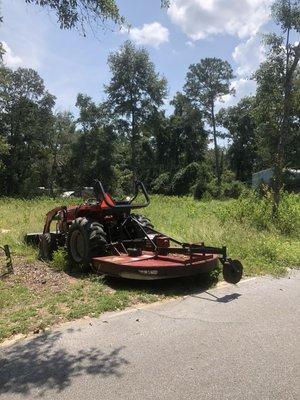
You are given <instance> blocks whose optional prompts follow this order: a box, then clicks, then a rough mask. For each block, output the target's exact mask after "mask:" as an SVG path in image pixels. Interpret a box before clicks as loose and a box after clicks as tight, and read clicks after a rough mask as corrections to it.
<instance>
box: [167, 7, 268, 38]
mask: <svg viewBox="0 0 300 400" xmlns="http://www.w3.org/2000/svg"><path fill="white" fill-rule="evenodd" d="M272 2H273V0H173V1H172V2H171V5H170V8H169V9H168V14H169V16H170V18H171V20H172V22H173V23H175V24H177V25H179V26H180V28H181V29H182V31H183V32H184V33H185V34H186V35H187V36H189V37H190V38H191V39H192V40H199V39H203V38H205V37H207V36H210V35H216V34H230V35H235V36H238V37H240V38H245V37H248V36H253V35H255V34H256V33H257V32H258V31H259V29H260V27H261V26H262V25H263V24H264V23H265V22H266V21H267V20H268V19H269V14H270V10H269V7H270V4H271V3H272Z"/></svg>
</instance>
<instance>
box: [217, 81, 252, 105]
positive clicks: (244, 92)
mask: <svg viewBox="0 0 300 400" xmlns="http://www.w3.org/2000/svg"><path fill="white" fill-rule="evenodd" d="M231 87H232V88H234V89H235V93H236V94H235V96H233V95H230V94H227V95H226V96H223V97H222V99H221V100H220V101H218V102H217V105H216V108H217V109H220V108H222V107H230V106H233V105H235V104H237V103H238V102H239V101H240V100H241V99H242V98H243V97H245V96H250V95H252V94H254V93H255V90H256V82H255V81H253V80H250V79H245V78H239V79H236V80H234V81H232V83H231Z"/></svg>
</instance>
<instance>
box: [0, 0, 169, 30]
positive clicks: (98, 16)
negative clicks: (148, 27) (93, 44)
mask: <svg viewBox="0 0 300 400" xmlns="http://www.w3.org/2000/svg"><path fill="white" fill-rule="evenodd" d="M25 2H26V3H30V4H35V5H37V6H40V7H44V8H47V9H48V10H49V11H52V12H55V14H56V16H57V20H58V23H59V25H60V28H61V29H72V28H77V29H79V30H81V31H82V32H83V33H84V34H85V32H86V28H87V27H89V28H91V29H92V30H94V28H98V27H99V26H100V28H104V27H105V25H106V23H108V22H113V24H116V25H123V24H124V23H125V18H124V17H123V16H122V15H121V14H120V11H119V8H118V5H117V2H116V1H115V0H72V1H67V0H25ZM161 6H162V7H165V8H167V7H168V6H169V1H168V0H161ZM0 22H1V17H0Z"/></svg>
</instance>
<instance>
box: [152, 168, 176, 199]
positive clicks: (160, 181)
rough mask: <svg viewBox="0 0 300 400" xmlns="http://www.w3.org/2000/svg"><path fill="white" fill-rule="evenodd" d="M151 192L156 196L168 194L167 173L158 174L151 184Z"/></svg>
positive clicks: (169, 190) (168, 175)
mask: <svg viewBox="0 0 300 400" xmlns="http://www.w3.org/2000/svg"><path fill="white" fill-rule="evenodd" d="M152 191H153V192H154V193H157V194H170V192H171V176H170V174H169V173H168V172H164V173H162V174H160V175H159V176H158V177H157V178H156V179H155V180H154V181H153V183H152Z"/></svg>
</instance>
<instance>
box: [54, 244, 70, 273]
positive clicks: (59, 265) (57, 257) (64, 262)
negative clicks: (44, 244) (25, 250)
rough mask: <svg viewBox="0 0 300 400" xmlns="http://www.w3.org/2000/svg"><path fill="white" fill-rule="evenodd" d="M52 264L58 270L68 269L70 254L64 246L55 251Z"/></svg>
mask: <svg viewBox="0 0 300 400" xmlns="http://www.w3.org/2000/svg"><path fill="white" fill-rule="evenodd" d="M50 266H51V267H52V268H53V269H55V270H57V271H66V270H67V269H68V254H67V252H66V250H65V249H64V248H63V247H60V248H58V249H57V250H56V251H55V252H54V253H53V259H52V260H51V262H50Z"/></svg>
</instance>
